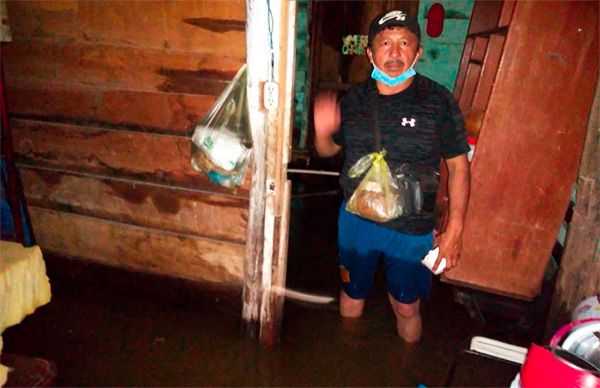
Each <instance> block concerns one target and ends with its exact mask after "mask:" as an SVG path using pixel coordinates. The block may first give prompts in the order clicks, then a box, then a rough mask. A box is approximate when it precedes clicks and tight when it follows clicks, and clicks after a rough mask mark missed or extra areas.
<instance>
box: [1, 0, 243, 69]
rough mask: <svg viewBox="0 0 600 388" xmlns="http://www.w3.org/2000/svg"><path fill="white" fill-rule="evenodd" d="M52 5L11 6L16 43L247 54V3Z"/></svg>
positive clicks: (26, 3) (21, 3)
mask: <svg viewBox="0 0 600 388" xmlns="http://www.w3.org/2000/svg"><path fill="white" fill-rule="evenodd" d="M47 3H48V1H10V2H8V10H9V14H10V20H11V27H12V28H13V36H14V38H15V39H16V40H28V39H45V40H54V41H62V42H67V41H77V42H87V43H95V44H108V45H113V46H129V47H144V48H152V49H161V50H162V49H171V50H181V51H189V52H194V53H203V54H217V55H227V56H237V57H239V58H244V57H245V55H246V45H245V39H244V37H245V31H244V29H245V28H244V27H245V25H244V17H243V14H244V10H245V5H244V3H243V2H242V1H235V2H233V1H227V2H223V1H221V2H214V1H209V2H206V1H205V2H198V1H110V2H107V1H79V2H73V3H74V4H72V6H71V7H67V6H64V7H54V8H49V7H47V6H46V4H47ZM57 3H58V4H60V2H57ZM141 15H143V17H142V16H141ZM240 15H241V18H240ZM189 20H207V21H212V24H213V25H216V26H224V27H225V28H220V29H215V28H205V27H203V26H202V25H200V26H198V25H195V24H193V23H189ZM13 26H14V27H13ZM227 26H229V28H228V27H227ZM240 26H241V28H240Z"/></svg>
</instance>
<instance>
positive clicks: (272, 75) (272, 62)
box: [267, 0, 275, 81]
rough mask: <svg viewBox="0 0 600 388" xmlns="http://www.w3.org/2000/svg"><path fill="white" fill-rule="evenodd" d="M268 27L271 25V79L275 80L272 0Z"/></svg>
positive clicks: (268, 6)
mask: <svg viewBox="0 0 600 388" xmlns="http://www.w3.org/2000/svg"><path fill="white" fill-rule="evenodd" d="M267 10H268V18H267V19H268V27H269V49H270V50H271V69H270V70H271V74H270V76H269V79H270V80H271V81H273V80H274V76H275V50H274V49H273V12H272V11H271V0H267Z"/></svg>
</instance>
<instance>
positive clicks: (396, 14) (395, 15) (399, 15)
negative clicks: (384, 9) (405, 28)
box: [379, 11, 406, 25]
mask: <svg viewBox="0 0 600 388" xmlns="http://www.w3.org/2000/svg"><path fill="white" fill-rule="evenodd" d="M391 19H396V20H399V21H401V22H403V21H404V20H405V19H406V14H405V13H404V12H402V11H390V12H388V13H386V14H385V15H383V17H382V18H381V19H379V25H382V24H383V23H385V22H387V21H388V20H391Z"/></svg>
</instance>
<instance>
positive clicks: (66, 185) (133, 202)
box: [21, 167, 248, 244]
mask: <svg viewBox="0 0 600 388" xmlns="http://www.w3.org/2000/svg"><path fill="white" fill-rule="evenodd" d="M21 177H22V181H23V190H24V192H25V195H26V197H27V203H28V204H29V205H30V206H37V207H43V208H48V209H54V210H59V211H65V212H71V213H76V214H80V215H87V216H92V217H95V218H102V219H106V220H112V221H117V222H121V223H127V224H132V225H137V226H144V227H148V228H153V229H162V230H165V231H170V232H175V233H183V234H190V235H197V236H204V237H209V238H215V239H219V240H225V241H231V242H236V243H240V244H243V243H244V241H245V239H246V221H247V218H248V215H247V214H248V201H247V200H246V199H242V198H234V197H229V196H223V195H213V194H207V193H202V192H197V191H191V190H185V189H178V188H173V187H165V186H157V185H150V184H148V183H146V182H141V181H126V180H117V179H114V178H109V177H102V176H87V175H78V174H70V173H62V172H58V171H53V170H49V169H39V168H29V167H24V168H21Z"/></svg>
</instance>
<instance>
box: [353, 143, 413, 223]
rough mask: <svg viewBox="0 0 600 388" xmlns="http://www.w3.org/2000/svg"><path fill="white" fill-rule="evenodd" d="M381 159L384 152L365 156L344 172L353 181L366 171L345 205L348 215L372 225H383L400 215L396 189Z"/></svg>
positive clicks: (400, 210) (386, 165)
mask: <svg viewBox="0 0 600 388" xmlns="http://www.w3.org/2000/svg"><path fill="white" fill-rule="evenodd" d="M384 157H385V150H382V151H381V152H374V153H371V154H368V155H366V156H363V157H362V158H360V159H359V160H358V161H357V162H356V163H355V164H354V166H352V168H350V171H348V176H350V178H356V177H359V176H360V175H362V174H363V173H364V172H365V171H366V170H367V169H369V171H367V173H366V175H365V177H364V178H363V180H362V181H361V182H360V183H359V185H358V187H356V190H354V193H352V196H351V197H350V200H348V203H347V204H346V210H347V211H349V212H350V213H353V214H356V215H357V216H360V217H363V218H366V219H369V220H372V221H376V222H387V221H390V220H392V219H394V218H396V217H399V216H400V215H402V206H401V204H400V203H399V201H398V187H397V186H396V183H395V182H394V178H393V177H392V174H391V172H390V169H389V167H388V164H387V163H386V161H385V159H384Z"/></svg>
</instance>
